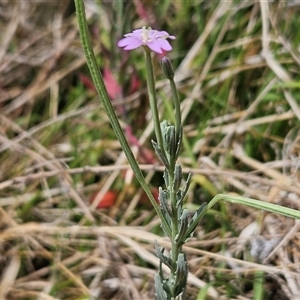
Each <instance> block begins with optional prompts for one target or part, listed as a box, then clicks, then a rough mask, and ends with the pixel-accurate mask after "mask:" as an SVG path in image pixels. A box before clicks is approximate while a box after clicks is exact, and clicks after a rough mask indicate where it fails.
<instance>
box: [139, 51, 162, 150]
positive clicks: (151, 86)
mask: <svg viewBox="0 0 300 300" xmlns="http://www.w3.org/2000/svg"><path fill="white" fill-rule="evenodd" d="M144 50H145V57H146V71H147V85H148V95H149V103H150V108H151V112H152V117H153V122H154V130H155V135H156V138H157V144H158V146H159V147H160V148H161V151H162V152H163V154H164V155H165V156H166V153H165V148H164V144H163V138H162V133H161V129H160V121H159V114H158V109H157V99H156V92H155V81H154V74H153V66H152V58H151V51H150V50H149V48H148V47H144Z"/></svg>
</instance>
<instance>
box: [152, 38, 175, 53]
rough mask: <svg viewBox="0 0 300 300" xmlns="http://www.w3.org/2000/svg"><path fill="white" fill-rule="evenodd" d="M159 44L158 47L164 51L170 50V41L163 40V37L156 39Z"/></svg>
mask: <svg viewBox="0 0 300 300" xmlns="http://www.w3.org/2000/svg"><path fill="white" fill-rule="evenodd" d="M156 42H157V43H158V45H159V47H160V48H161V49H163V50H165V51H171V50H172V46H171V45H170V43H169V42H168V41H167V40H165V39H159V40H157V41H156Z"/></svg>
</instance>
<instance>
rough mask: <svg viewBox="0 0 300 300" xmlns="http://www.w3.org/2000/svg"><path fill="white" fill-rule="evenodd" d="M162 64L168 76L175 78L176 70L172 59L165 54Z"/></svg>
mask: <svg viewBox="0 0 300 300" xmlns="http://www.w3.org/2000/svg"><path fill="white" fill-rule="evenodd" d="M160 64H161V68H162V70H163V72H164V75H165V76H166V78H167V79H173V78H174V70H173V67H172V64H171V61H170V59H169V58H168V57H167V56H164V57H163V58H162V59H161V61H160Z"/></svg>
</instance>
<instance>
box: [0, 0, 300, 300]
mask: <svg viewBox="0 0 300 300" xmlns="http://www.w3.org/2000/svg"><path fill="white" fill-rule="evenodd" d="M85 4H86V13H87V17H88V20H89V25H90V33H91V37H92V43H93V46H94V48H95V52H96V53H97V57H98V60H99V68H100V69H101V71H102V73H103V75H104V79H105V82H106V85H107V87H108V90H109V93H110V96H111V98H112V101H113V104H114V106H115V108H116V112H117V113H118V116H119V118H120V121H121V124H122V126H123V128H124V131H125V132H126V135H127V137H128V140H129V141H130V143H131V145H132V148H133V150H134V152H135V154H136V156H137V157H138V159H139V162H140V164H141V168H142V169H143V170H144V172H145V176H146V177H147V180H148V181H149V184H150V185H151V186H152V188H153V193H154V194H155V195H157V187H158V185H162V184H163V180H162V167H161V166H160V164H159V162H158V161H157V160H156V158H155V156H154V154H153V150H152V147H151V143H150V140H151V138H152V137H153V124H152V122H151V116H150V115H149V107H148V99H147V93H146V90H145V89H146V82H145V77H146V74H145V64H144V58H143V52H142V51H139V50H136V51H132V52H130V53H129V52H126V51H123V50H121V49H119V48H118V47H116V42H117V41H118V40H119V39H120V38H121V37H122V35H123V34H124V33H127V32H130V31H132V29H134V28H140V27H142V26H143V25H147V26H151V27H152V28H153V29H158V30H166V31H168V32H169V33H170V34H173V35H175V36H176V40H175V41H172V42H171V43H172V45H173V51H172V52H170V53H169V57H170V58H171V59H172V62H173V64H174V66H175V68H176V81H177V85H178V88H179V93H180V98H181V104H182V111H183V119H184V133H185V138H184V149H183V151H182V153H181V158H180V160H181V164H182V165H183V166H184V167H185V168H184V172H185V173H188V172H192V173H193V174H194V176H193V181H192V186H191V189H190V192H189V194H188V197H187V199H186V205H187V206H189V207H190V208H191V209H196V208H197V207H198V206H199V205H200V204H201V203H202V202H205V201H206V202H207V201H209V200H210V199H211V198H212V197H213V196H214V195H216V194H217V193H234V194H239V195H243V196H247V197H252V198H256V199H260V200H263V201H269V202H272V203H277V204H280V205H284V206H287V207H291V208H295V209H299V207H300V183H299V177H300V173H299V164H300V159H299V154H300V134H299V133H300V123H299V120H300V108H299V103H300V100H299V99H300V89H299V88H300V84H299V77H300V48H299V42H300V31H299V16H300V14H299V11H300V4H299V3H298V2H297V1H276V2H268V1H196V0H190V1H168V0H163V1H158V0H157V1H156V0H152V1H148V0H134V1H126V2H123V1H118V0H116V1H92V0H90V1H85ZM0 18H1V19H0V24H1V33H0V124H1V125H0V166H1V168H0V299H10V300H15V299H20V300H21V299H22V300H24V299H78V300H79V299H143V300H144V299H154V286H153V275H154V273H155V272H156V270H157V265H158V260H157V258H156V256H155V254H154V246H153V241H154V239H157V240H158V241H159V243H160V244H161V245H165V247H166V249H168V247H169V245H168V242H167V240H165V239H164V237H163V234H162V231H161V229H160V227H159V220H158V218H157V217H156V216H155V214H154V211H153V210H152V209H151V206H149V203H148V202H147V199H145V196H144V195H143V192H142V191H141V190H140V188H139V186H138V184H137V182H136V180H135V178H134V174H133V173H132V171H131V170H130V168H129V166H128V164H127V162H126V160H125V157H124V155H123V153H122V150H121V148H120V145H119V144H118V142H117V141H116V139H115V136H114V133H113V131H112V129H111V127H110V124H109V123H108V119H107V117H106V116H105V113H104V111H103V108H102V107H101V105H100V101H99V99H98V98H97V95H96V93H95V90H94V87H93V84H92V82H91V80H90V76H89V73H88V70H87V67H86V65H85V58H84V56H83V51H82V49H81V45H80V41H79V36H78V29H77V23H76V16H75V13H74V4H73V2H72V1H68V0H65V1H21V0H20V1H8V0H4V1H1V3H0ZM154 61H155V68H156V70H155V72H156V78H157V92H158V95H159V101H160V114H161V117H162V118H165V119H167V120H170V121H172V120H173V118H174V114H173V112H172V106H171V101H170V100H169V99H170V91H169V88H168V85H167V81H166V80H165V79H164V77H163V75H162V72H161V70H160V66H159V57H158V56H155V57H154ZM93 201H94V202H93ZM185 251H186V253H187V255H188V258H189V262H190V263H189V267H190V275H189V288H188V297H189V299H255V300H256V299H280V300H284V299H299V291H300V275H299V274H300V272H299V271H300V265H299V260H300V236H299V221H295V220H292V219H288V218H284V217H281V216H278V215H273V214H266V213H263V212H260V211H256V210H253V209H250V208H247V207H242V206H235V205H226V204H222V205H219V206H218V207H215V208H214V210H212V211H211V212H210V213H209V214H208V215H207V216H206V217H205V218H204V220H203V221H202V222H201V224H200V225H199V227H198V229H197V235H196V236H195V237H194V238H192V239H190V241H189V242H188V243H187V244H186V248H185Z"/></svg>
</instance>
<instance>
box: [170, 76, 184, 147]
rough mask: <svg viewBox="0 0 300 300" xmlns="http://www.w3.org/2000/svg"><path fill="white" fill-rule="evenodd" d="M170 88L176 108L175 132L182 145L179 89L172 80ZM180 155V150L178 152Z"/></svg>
mask: <svg viewBox="0 0 300 300" xmlns="http://www.w3.org/2000/svg"><path fill="white" fill-rule="evenodd" d="M170 87H171V91H172V95H173V100H174V106H175V131H176V139H177V143H179V144H180V145H181V139H182V125H181V111H180V101H179V97H178V92H177V88H176V85H175V82H174V79H170ZM177 152H178V153H179V149H178V151H177Z"/></svg>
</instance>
